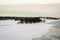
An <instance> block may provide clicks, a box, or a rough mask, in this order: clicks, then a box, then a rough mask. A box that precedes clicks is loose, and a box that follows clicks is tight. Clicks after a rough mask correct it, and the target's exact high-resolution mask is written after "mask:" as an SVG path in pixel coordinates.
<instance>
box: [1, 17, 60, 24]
mask: <svg viewBox="0 0 60 40" xmlns="http://www.w3.org/2000/svg"><path fill="white" fill-rule="evenodd" d="M41 18H43V19H41ZM45 19H54V20H57V19H59V18H53V17H0V20H15V21H18V20H19V22H18V23H17V24H19V23H37V22H45Z"/></svg>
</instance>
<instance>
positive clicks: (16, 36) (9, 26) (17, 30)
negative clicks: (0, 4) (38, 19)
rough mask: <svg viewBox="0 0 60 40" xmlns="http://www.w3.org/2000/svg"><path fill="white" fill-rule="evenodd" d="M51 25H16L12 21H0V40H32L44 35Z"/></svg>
mask: <svg viewBox="0 0 60 40" xmlns="http://www.w3.org/2000/svg"><path fill="white" fill-rule="evenodd" d="M52 27H53V25H52V24H47V23H33V24H16V21H14V20H4V21H0V40H32V39H33V38H37V37H41V36H42V35H44V34H46V33H47V32H48V31H49V29H51V28H52Z"/></svg>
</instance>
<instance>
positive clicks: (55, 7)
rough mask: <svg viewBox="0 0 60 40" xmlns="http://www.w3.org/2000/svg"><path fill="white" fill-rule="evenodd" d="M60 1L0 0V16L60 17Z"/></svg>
mask: <svg viewBox="0 0 60 40" xmlns="http://www.w3.org/2000/svg"><path fill="white" fill-rule="evenodd" d="M59 2H60V0H0V16H3V15H4V16H5V15H7V16H53V17H60V3H59ZM12 4H13V5H12Z"/></svg>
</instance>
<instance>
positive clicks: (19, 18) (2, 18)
mask: <svg viewBox="0 0 60 40" xmlns="http://www.w3.org/2000/svg"><path fill="white" fill-rule="evenodd" d="M34 18H36V19H40V18H45V19H54V20H57V19H59V18H54V17H3V16H0V20H8V19H11V20H13V19H14V20H21V19H34Z"/></svg>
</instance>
